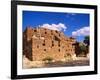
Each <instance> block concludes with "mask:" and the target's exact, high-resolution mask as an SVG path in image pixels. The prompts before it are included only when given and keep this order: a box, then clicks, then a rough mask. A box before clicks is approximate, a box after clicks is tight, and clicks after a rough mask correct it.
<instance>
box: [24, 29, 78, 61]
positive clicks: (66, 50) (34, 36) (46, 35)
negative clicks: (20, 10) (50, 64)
mask: <svg viewBox="0 0 100 80" xmlns="http://www.w3.org/2000/svg"><path fill="white" fill-rule="evenodd" d="M75 42H76V40H75V39H74V38H72V37H67V36H65V35H64V33H63V32H60V31H57V30H50V29H46V28H32V27H27V28H26V30H25V31H24V32H23V54H24V55H25V56H26V57H27V58H28V59H29V60H31V61H42V60H43V59H45V58H47V57H50V58H52V59H53V60H55V61H60V60H63V59H64V58H65V56H66V55H70V56H71V57H73V56H75V45H73V44H75Z"/></svg>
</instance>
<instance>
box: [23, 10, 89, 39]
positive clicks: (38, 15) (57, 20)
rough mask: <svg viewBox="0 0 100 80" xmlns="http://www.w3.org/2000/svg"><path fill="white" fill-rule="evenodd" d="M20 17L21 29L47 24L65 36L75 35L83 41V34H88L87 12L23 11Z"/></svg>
mask: <svg viewBox="0 0 100 80" xmlns="http://www.w3.org/2000/svg"><path fill="white" fill-rule="evenodd" d="M22 17H23V21H22V22H23V31H24V30H25V29H26V27H27V26H32V27H33V28H34V27H36V26H38V25H40V26H42V27H46V25H47V26H48V27H49V29H52V28H55V29H58V30H59V31H60V30H61V31H63V32H64V34H65V35H66V36H70V37H71V36H73V37H75V38H76V39H77V41H83V39H84V36H86V35H89V27H90V23H89V22H90V16H89V14H82V13H60V12H59V13H58V12H36V11H23V16H22ZM63 29H65V30H63Z"/></svg>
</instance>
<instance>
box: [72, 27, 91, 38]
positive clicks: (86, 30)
mask: <svg viewBox="0 0 100 80" xmlns="http://www.w3.org/2000/svg"><path fill="white" fill-rule="evenodd" d="M89 34H90V27H83V28H81V29H79V30H77V31H73V32H72V36H87V35H89Z"/></svg>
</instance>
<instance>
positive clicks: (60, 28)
mask: <svg viewBox="0 0 100 80" xmlns="http://www.w3.org/2000/svg"><path fill="white" fill-rule="evenodd" d="M40 27H43V28H47V29H51V30H57V31H66V29H67V27H66V26H65V24H63V23H59V24H43V25H42V26H40Z"/></svg>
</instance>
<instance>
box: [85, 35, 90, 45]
mask: <svg viewBox="0 0 100 80" xmlns="http://www.w3.org/2000/svg"><path fill="white" fill-rule="evenodd" d="M84 43H85V44H87V46H89V45H90V36H85V37H84Z"/></svg>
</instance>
